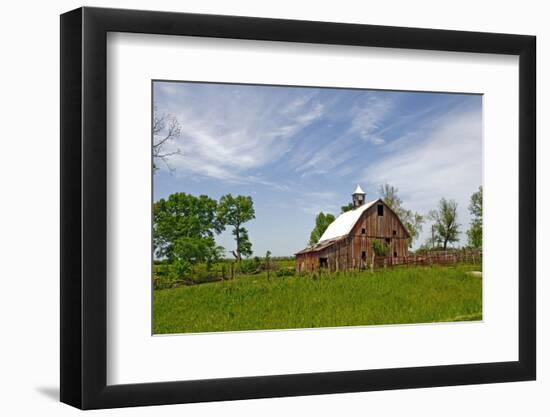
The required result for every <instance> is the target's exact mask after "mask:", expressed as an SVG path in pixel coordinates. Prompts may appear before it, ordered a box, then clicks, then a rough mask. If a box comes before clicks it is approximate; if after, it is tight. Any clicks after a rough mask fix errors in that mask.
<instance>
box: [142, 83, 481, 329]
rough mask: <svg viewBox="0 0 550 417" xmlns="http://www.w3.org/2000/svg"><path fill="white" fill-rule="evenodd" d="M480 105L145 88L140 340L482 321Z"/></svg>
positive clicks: (406, 97)
mask: <svg viewBox="0 0 550 417" xmlns="http://www.w3.org/2000/svg"><path fill="white" fill-rule="evenodd" d="M482 121H483V95H481V94H472V93H445V92H417V91H393V90H372V89H358V88H332V87H331V88H327V87H310V86H284V85H253V84H230V83H216V82H197V81H184V80H153V81H152V105H151V126H152V132H151V137H152V152H151V155H152V174H151V175H152V183H153V201H152V219H153V220H152V261H153V268H152V288H153V312H152V317H153V325H152V327H153V329H152V333H153V334H181V333H203V332H231V331H254V330H256V331H257V330H280V329H313V328H334V327H342V326H372V325H404V324H413V323H441V322H467V321H480V320H482V318H483V316H482V287H483V284H482V259H483V254H482V246H483V245H482V236H483V216H482V200H483V188H482V183H483V166H482V161H483V157H482V155H483V138H482Z"/></svg>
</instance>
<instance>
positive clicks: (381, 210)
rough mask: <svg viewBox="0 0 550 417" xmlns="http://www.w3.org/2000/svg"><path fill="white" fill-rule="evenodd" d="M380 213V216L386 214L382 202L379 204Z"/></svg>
mask: <svg viewBox="0 0 550 417" xmlns="http://www.w3.org/2000/svg"><path fill="white" fill-rule="evenodd" d="M378 215H379V216H383V215H384V206H383V205H382V204H378Z"/></svg>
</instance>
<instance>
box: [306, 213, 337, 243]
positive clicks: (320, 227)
mask: <svg viewBox="0 0 550 417" xmlns="http://www.w3.org/2000/svg"><path fill="white" fill-rule="evenodd" d="M334 220H335V218H334V215H332V214H330V213H327V214H325V213H323V212H320V213H319V214H318V215H317V217H315V227H314V228H313V230H312V231H311V234H310V236H309V245H310V246H313V245H315V244H316V243H317V242H319V239H321V236H322V235H323V233H325V230H327V227H329V226H330V224H331V223H332V222H333V221H334Z"/></svg>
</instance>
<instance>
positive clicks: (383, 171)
mask: <svg viewBox="0 0 550 417" xmlns="http://www.w3.org/2000/svg"><path fill="white" fill-rule="evenodd" d="M481 123H482V120H481V112H480V111H479V109H476V110H465V111H464V110H463V111H454V112H451V113H448V114H447V115H446V116H444V117H441V118H439V119H438V120H437V122H436V123H431V124H430V125H429V126H427V127H426V129H424V130H423V129H420V130H418V131H414V132H409V133H408V134H407V135H406V137H404V138H403V140H397V141H396V142H394V143H393V144H392V146H391V153H390V154H389V156H387V157H385V158H381V159H380V161H378V162H376V163H373V164H370V165H369V166H368V167H367V168H366V169H365V170H364V171H363V174H362V180H363V181H364V182H365V183H368V184H370V187H371V189H372V188H375V189H376V188H377V187H378V186H379V185H381V184H383V183H386V182H387V183H390V184H392V185H394V186H397V187H398V188H399V190H400V192H401V195H402V197H403V200H404V203H405V206H406V207H407V208H410V209H413V210H416V211H419V212H420V213H427V212H428V211H429V210H430V209H434V208H436V206H437V203H438V201H439V199H440V198H442V197H445V198H453V199H455V200H456V201H457V202H458V203H459V221H460V222H461V223H462V225H463V226H464V227H463V228H462V230H463V231H465V230H466V229H467V225H468V222H469V213H468V210H467V207H468V202H469V197H470V195H471V194H472V193H473V192H474V191H476V189H477V186H479V185H481V181H482V178H481V174H482V165H481V164H482V156H481V149H482V148H481V139H482V138H481V134H482V126H481ZM398 145H399V146H398ZM424 237H425V236H424Z"/></svg>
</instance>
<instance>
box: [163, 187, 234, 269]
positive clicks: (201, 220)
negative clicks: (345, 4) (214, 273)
mask: <svg viewBox="0 0 550 417" xmlns="http://www.w3.org/2000/svg"><path fill="white" fill-rule="evenodd" d="M223 229H224V227H223V224H221V223H220V222H219V221H218V219H217V203H216V200H213V199H211V198H209V197H207V196H206V195H201V196H199V197H196V196H193V195H191V194H186V193H175V194H171V195H170V196H168V198H167V199H160V200H159V201H157V202H156V203H154V205H153V246H154V250H155V256H157V257H158V258H167V259H168V260H169V261H173V260H174V259H176V258H177V259H180V260H185V261H186V262H189V263H191V264H192V263H195V262H198V261H207V262H211V261H212V260H215V259H216V258H218V257H219V254H220V250H221V249H220V248H219V247H217V246H216V243H215V240H214V235H215V234H218V233H221V231H222V230H223Z"/></svg>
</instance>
